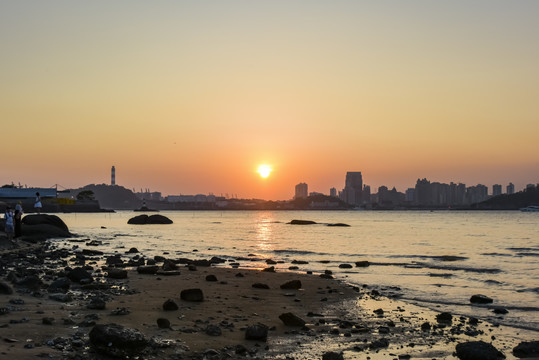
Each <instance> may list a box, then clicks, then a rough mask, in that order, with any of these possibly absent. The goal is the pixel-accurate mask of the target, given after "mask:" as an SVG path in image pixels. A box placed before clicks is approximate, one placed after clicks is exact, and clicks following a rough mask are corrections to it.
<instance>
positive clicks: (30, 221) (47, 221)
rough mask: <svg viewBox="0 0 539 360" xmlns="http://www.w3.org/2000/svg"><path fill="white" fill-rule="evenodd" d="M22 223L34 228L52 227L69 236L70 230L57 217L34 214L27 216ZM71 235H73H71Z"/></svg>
mask: <svg viewBox="0 0 539 360" xmlns="http://www.w3.org/2000/svg"><path fill="white" fill-rule="evenodd" d="M22 223H23V224H24V225H29V226H34V225H50V226H54V227H55V228H58V229H60V230H63V231H64V232H66V233H68V234H69V229H68V227H67V225H66V224H65V223H64V221H63V220H62V219H60V218H59V217H58V216H56V215H47V214H33V215H26V216H25V217H23V218H22ZM70 235H71V234H70Z"/></svg>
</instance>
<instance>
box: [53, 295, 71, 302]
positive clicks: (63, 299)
mask: <svg viewBox="0 0 539 360" xmlns="http://www.w3.org/2000/svg"><path fill="white" fill-rule="evenodd" d="M49 299H51V300H54V301H59V302H63V303H66V302H71V301H73V297H72V296H71V295H69V294H63V293H56V294H49Z"/></svg>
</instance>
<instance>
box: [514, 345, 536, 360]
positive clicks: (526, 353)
mask: <svg viewBox="0 0 539 360" xmlns="http://www.w3.org/2000/svg"><path fill="white" fill-rule="evenodd" d="M513 355H515V356H516V357H518V358H521V359H522V358H533V357H539V341H523V342H521V343H520V344H518V345H517V346H515V348H514V349H513Z"/></svg>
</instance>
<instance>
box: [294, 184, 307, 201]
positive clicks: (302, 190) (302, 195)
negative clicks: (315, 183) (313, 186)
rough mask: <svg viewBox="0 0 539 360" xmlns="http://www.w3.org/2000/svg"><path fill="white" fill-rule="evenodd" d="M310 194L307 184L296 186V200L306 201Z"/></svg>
mask: <svg viewBox="0 0 539 360" xmlns="http://www.w3.org/2000/svg"><path fill="white" fill-rule="evenodd" d="M308 194H309V187H308V186H307V184H306V183H299V184H297V185H296V195H295V196H294V199H306V198H307V195H308Z"/></svg>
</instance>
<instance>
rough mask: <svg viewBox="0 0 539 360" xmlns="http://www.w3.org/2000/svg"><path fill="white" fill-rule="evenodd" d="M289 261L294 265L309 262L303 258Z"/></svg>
mask: <svg viewBox="0 0 539 360" xmlns="http://www.w3.org/2000/svg"><path fill="white" fill-rule="evenodd" d="M291 263H292V264H295V265H307V264H308V263H309V262H308V261H305V260H292V262H291Z"/></svg>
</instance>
